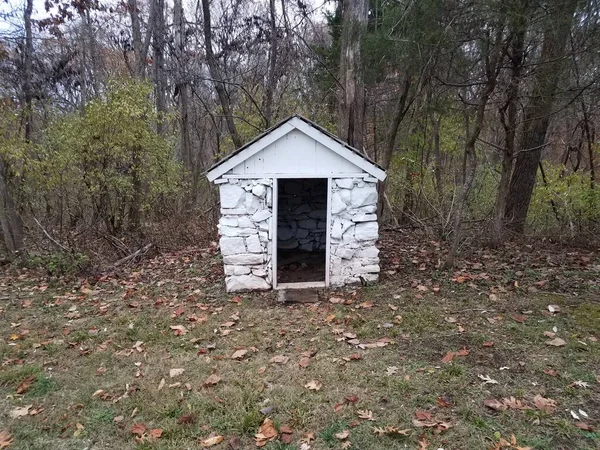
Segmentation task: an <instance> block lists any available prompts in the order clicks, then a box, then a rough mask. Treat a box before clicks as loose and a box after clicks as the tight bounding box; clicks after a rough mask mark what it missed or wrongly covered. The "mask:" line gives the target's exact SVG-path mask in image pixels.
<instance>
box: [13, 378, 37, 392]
mask: <svg viewBox="0 0 600 450" xmlns="http://www.w3.org/2000/svg"><path fill="white" fill-rule="evenodd" d="M35 379H36V376H35V375H30V376H28V377H27V378H25V379H24V380H23V381H21V384H19V385H18V386H17V394H24V393H25V392H27V391H28V390H29V388H30V387H31V383H33V382H34V381H35Z"/></svg>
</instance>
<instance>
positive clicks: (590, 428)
mask: <svg viewBox="0 0 600 450" xmlns="http://www.w3.org/2000/svg"><path fill="white" fill-rule="evenodd" d="M573 425H575V426H576V427H577V428H579V429H580V430H584V431H594V427H593V426H591V425H590V424H589V423H585V422H576V423H574V424H573ZM1 442H2V441H0V443H1ZM0 448H2V445H0Z"/></svg>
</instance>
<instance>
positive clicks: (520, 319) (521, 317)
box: [510, 313, 527, 323]
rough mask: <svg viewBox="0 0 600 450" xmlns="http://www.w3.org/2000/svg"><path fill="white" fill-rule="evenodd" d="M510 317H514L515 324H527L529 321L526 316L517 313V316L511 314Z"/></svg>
mask: <svg viewBox="0 0 600 450" xmlns="http://www.w3.org/2000/svg"><path fill="white" fill-rule="evenodd" d="M510 317H512V319H513V320H514V321H515V322H518V323H525V321H526V320H527V317H526V316H524V315H523V314H516V313H515V314H511V316H510Z"/></svg>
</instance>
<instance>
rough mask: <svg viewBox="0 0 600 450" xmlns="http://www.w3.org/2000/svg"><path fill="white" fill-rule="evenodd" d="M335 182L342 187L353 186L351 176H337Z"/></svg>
mask: <svg viewBox="0 0 600 450" xmlns="http://www.w3.org/2000/svg"><path fill="white" fill-rule="evenodd" d="M335 184H336V185H337V186H338V187H341V188H342V189H352V188H353V187H354V181H352V178H339V179H337V180H335Z"/></svg>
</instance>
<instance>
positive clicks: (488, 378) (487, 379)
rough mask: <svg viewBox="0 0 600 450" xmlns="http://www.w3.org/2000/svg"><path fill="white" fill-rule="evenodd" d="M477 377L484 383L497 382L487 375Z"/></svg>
mask: <svg viewBox="0 0 600 450" xmlns="http://www.w3.org/2000/svg"><path fill="white" fill-rule="evenodd" d="M477 377H478V378H480V379H481V380H483V383H484V384H498V381H496V380H494V379H493V378H491V377H490V376H489V375H477Z"/></svg>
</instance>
